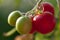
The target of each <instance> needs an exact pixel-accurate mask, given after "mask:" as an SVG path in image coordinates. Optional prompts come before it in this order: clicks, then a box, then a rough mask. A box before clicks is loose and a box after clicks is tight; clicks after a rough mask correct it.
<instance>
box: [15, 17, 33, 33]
mask: <svg viewBox="0 0 60 40" xmlns="http://www.w3.org/2000/svg"><path fill="white" fill-rule="evenodd" d="M31 28H32V21H31V19H30V18H29V17H27V16H21V17H19V18H18V19H17V21H16V30H17V32H19V33H20V34H28V33H29V32H30V31H31Z"/></svg>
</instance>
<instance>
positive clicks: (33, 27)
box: [29, 16, 36, 34]
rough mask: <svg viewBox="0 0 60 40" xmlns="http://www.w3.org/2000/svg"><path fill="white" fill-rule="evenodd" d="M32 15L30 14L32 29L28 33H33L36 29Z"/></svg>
mask: <svg viewBox="0 0 60 40" xmlns="http://www.w3.org/2000/svg"><path fill="white" fill-rule="evenodd" d="M33 18H34V17H33V16H30V19H31V20H32V29H31V31H30V32H29V34H34V33H35V31H36V28H35V24H34V21H33Z"/></svg>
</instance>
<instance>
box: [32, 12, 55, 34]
mask: <svg viewBox="0 0 60 40" xmlns="http://www.w3.org/2000/svg"><path fill="white" fill-rule="evenodd" d="M33 21H34V25H35V27H36V31H37V32H39V33H42V34H47V33H50V32H52V31H53V30H54V28H55V25H56V19H55V17H54V16H53V15H52V14H51V13H50V12H44V13H42V14H39V15H36V16H35V17H34V18H33Z"/></svg>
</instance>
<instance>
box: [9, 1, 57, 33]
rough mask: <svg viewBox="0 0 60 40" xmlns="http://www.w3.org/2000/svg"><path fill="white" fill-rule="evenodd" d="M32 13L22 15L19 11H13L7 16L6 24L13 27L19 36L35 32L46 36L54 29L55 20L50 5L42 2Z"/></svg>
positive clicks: (52, 8)
mask: <svg viewBox="0 0 60 40" xmlns="http://www.w3.org/2000/svg"><path fill="white" fill-rule="evenodd" d="M36 10H37V11H36ZM41 11H42V12H41ZM31 12H32V11H31ZM33 13H34V14H32V13H30V12H28V13H27V14H24V15H23V14H21V12H19V11H13V12H12V13H11V14H10V15H9V16H8V23H9V24H10V25H11V26H15V27H16V31H17V32H19V33H20V34H33V33H35V32H39V33H41V34H47V33H50V32H52V31H53V30H54V29H55V25H56V19H55V17H54V7H53V5H52V4H50V3H48V2H42V3H40V4H38V6H37V8H36V9H35V11H33Z"/></svg>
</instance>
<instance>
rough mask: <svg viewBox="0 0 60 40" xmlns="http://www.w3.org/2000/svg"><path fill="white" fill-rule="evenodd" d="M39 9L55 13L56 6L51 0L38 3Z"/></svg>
mask: <svg viewBox="0 0 60 40" xmlns="http://www.w3.org/2000/svg"><path fill="white" fill-rule="evenodd" d="M38 9H39V10H40V9H42V11H43V12H45V11H48V12H51V13H52V14H53V15H54V7H53V5H52V4H51V3H49V2H42V3H41V4H38Z"/></svg>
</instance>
